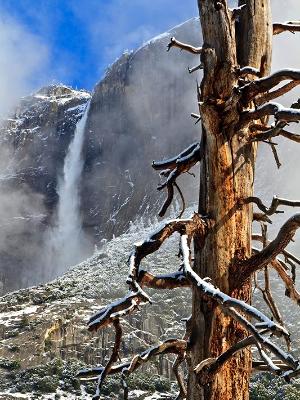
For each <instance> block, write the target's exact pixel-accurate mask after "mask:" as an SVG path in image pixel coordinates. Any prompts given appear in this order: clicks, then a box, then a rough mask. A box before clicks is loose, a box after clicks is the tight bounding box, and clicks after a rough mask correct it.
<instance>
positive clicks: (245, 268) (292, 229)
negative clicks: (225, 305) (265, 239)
mask: <svg viewBox="0 0 300 400" xmlns="http://www.w3.org/2000/svg"><path fill="white" fill-rule="evenodd" d="M299 227H300V214H295V215H294V216H292V217H291V218H289V219H288V220H287V221H286V222H285V224H284V225H283V226H282V227H281V229H280V231H279V233H278V235H277V237H276V238H275V239H274V240H273V241H271V242H270V243H269V244H268V245H267V246H266V247H265V248H264V249H263V250H261V251H260V252H259V253H257V254H254V255H253V256H251V257H250V258H249V259H248V260H243V261H241V262H240V263H237V265H235V267H234V271H232V276H234V278H232V287H239V286H241V285H243V284H244V283H245V282H246V281H247V279H248V278H249V277H250V276H251V275H252V274H253V273H254V272H255V271H257V270H259V269H263V268H264V267H265V266H267V265H268V264H269V263H271V261H272V260H274V259H275V258H276V257H277V256H278V254H280V253H282V252H283V251H284V250H285V248H286V247H287V245H288V244H289V243H290V242H291V240H292V239H293V236H294V235H295V233H296V231H297V229H298V228H299Z"/></svg>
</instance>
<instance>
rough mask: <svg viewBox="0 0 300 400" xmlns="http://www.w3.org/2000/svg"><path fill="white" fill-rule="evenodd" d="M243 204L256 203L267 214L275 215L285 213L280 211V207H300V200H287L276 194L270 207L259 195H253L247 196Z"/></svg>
mask: <svg viewBox="0 0 300 400" xmlns="http://www.w3.org/2000/svg"><path fill="white" fill-rule="evenodd" d="M242 203H243V204H249V203H254V204H256V205H257V207H258V208H259V209H260V210H261V211H262V212H263V213H264V214H266V215H273V214H279V213H283V212H284V211H278V210H277V209H278V207H280V206H286V207H300V200H295V201H293V200H287V199H283V198H280V197H277V196H274V197H273V199H272V203H271V205H270V207H266V206H265V205H264V204H263V202H262V201H261V199H260V198H259V197H255V196H251V197H247V198H246V199H244V200H243V201H242Z"/></svg>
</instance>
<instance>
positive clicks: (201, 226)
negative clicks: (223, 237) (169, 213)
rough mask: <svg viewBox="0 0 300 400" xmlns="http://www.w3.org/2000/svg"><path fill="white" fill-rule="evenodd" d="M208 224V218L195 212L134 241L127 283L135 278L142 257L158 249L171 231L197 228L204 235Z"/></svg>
mask: <svg viewBox="0 0 300 400" xmlns="http://www.w3.org/2000/svg"><path fill="white" fill-rule="evenodd" d="M210 224H211V221H210V220H208V219H204V218H203V217H201V216H200V215H199V214H196V213H195V214H194V215H193V217H192V218H189V219H174V220H171V221H168V222H167V223H166V224H165V225H163V227H162V228H160V229H159V230H157V231H156V232H154V233H153V234H152V235H150V237H149V238H148V239H146V240H144V241H142V242H138V243H136V244H135V246H134V250H133V251H132V253H131V255H130V257H129V260H128V264H129V276H128V278H127V283H128V284H131V283H132V282H133V281H135V280H137V277H138V274H139V266H140V263H141V261H142V259H143V258H144V257H146V256H147V255H149V254H151V253H153V252H155V251H156V250H158V249H159V248H160V246H161V245H162V244H163V242H164V241H165V240H166V239H168V238H169V237H170V236H171V235H173V233H175V232H179V233H181V234H183V233H188V234H190V235H192V234H193V233H194V232H195V231H196V230H197V231H199V232H201V233H202V234H203V236H205V234H206V232H207V229H208V228H209V227H210Z"/></svg>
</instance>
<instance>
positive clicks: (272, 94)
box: [255, 80, 300, 106]
mask: <svg viewBox="0 0 300 400" xmlns="http://www.w3.org/2000/svg"><path fill="white" fill-rule="evenodd" d="M298 85H300V80H298V81H291V82H289V83H287V84H286V85H284V86H282V87H280V88H279V89H276V90H273V91H272V92H268V93H266V94H264V95H262V96H261V97H259V98H257V99H255V103H256V105H258V106H259V105H261V104H264V103H267V102H268V101H271V100H275V99H277V98H278V97H281V96H284V95H285V94H286V93H288V92H290V91H291V90H293V89H294V88H295V87H297V86H298Z"/></svg>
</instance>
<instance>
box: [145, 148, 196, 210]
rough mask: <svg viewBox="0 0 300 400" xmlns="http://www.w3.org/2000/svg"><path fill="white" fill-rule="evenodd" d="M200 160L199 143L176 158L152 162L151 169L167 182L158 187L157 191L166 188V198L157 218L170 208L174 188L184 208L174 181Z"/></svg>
mask: <svg viewBox="0 0 300 400" xmlns="http://www.w3.org/2000/svg"><path fill="white" fill-rule="evenodd" d="M201 158H202V149H201V144H200V143H199V142H196V143H193V144H191V145H190V146H189V147H187V148H186V149H185V150H183V151H182V152H181V153H179V154H178V155H177V156H175V157H173V158H170V159H168V160H165V161H158V162H155V161H153V163H152V167H153V168H154V169H155V170H161V173H160V175H162V176H165V177H167V180H166V181H165V182H164V183H162V184H161V185H159V186H158V188H157V189H158V190H162V189H164V188H167V198H166V200H165V202H164V204H163V206H162V208H161V210H160V211H159V214H158V215H159V216H160V217H163V216H164V215H165V213H166V211H167V209H168V207H169V206H170V204H171V202H172V200H173V196H174V188H173V186H175V187H176V188H177V190H178V191H179V194H180V196H181V199H182V201H183V210H184V207H185V204H184V197H183V194H182V192H181V190H180V188H179V187H178V185H177V183H176V179H177V178H178V177H179V176H180V175H181V174H183V173H185V172H188V171H189V170H190V169H191V168H192V167H193V166H194V165H195V164H197V163H198V162H199V161H200V160H201Z"/></svg>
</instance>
